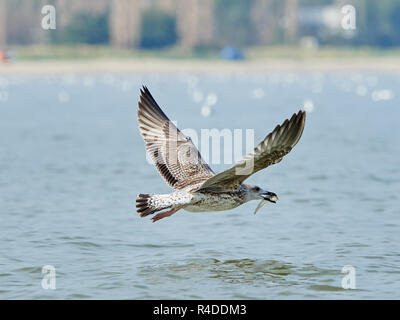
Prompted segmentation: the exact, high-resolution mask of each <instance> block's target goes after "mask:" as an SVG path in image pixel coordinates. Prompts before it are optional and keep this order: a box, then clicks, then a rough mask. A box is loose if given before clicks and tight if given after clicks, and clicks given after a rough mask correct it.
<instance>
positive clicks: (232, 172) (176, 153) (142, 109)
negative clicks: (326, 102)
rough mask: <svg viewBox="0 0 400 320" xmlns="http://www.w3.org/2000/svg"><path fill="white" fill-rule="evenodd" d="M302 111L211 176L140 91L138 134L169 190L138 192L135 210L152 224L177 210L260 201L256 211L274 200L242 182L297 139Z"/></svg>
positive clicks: (147, 93)
mask: <svg viewBox="0 0 400 320" xmlns="http://www.w3.org/2000/svg"><path fill="white" fill-rule="evenodd" d="M305 120H306V112H305V111H302V110H300V111H299V112H298V113H297V114H296V113H295V114H293V116H292V117H291V118H290V120H288V119H286V120H285V121H284V122H283V123H282V124H281V125H278V126H276V128H275V129H274V130H273V131H272V132H271V133H269V134H268V135H267V136H266V137H265V139H264V140H263V141H262V142H261V143H260V144H259V145H258V146H257V147H256V148H255V149H254V151H253V152H251V153H249V154H248V155H246V156H245V157H244V158H243V159H242V160H240V161H239V162H237V163H236V164H235V165H234V166H233V167H232V168H230V169H228V170H226V171H223V172H221V173H218V174H215V173H214V172H213V170H211V168H210V167H209V165H208V164H207V163H206V162H205V161H204V160H203V159H202V157H201V155H200V152H199V151H198V150H197V148H196V146H195V145H194V144H193V142H192V140H191V139H190V138H189V137H186V136H185V135H184V134H183V133H182V132H181V131H180V130H179V129H178V128H177V127H176V126H175V125H174V123H172V122H171V121H170V120H169V118H168V117H167V116H166V115H165V113H164V112H163V111H162V110H161V108H160V107H159V106H158V104H157V102H156V101H155V100H154V98H153V96H152V95H151V93H150V91H149V90H148V89H147V87H145V86H143V87H142V89H141V90H140V100H139V109H138V125H139V131H140V133H141V135H142V137H143V139H144V141H145V144H146V150H147V152H148V153H149V155H150V157H151V159H152V160H153V163H154V165H155V166H156V168H157V170H158V171H159V173H160V175H161V176H162V177H163V178H164V180H165V182H166V183H167V184H168V185H169V186H170V187H172V188H173V189H174V192H172V193H169V194H139V195H138V198H137V200H136V208H137V212H138V214H139V215H140V217H146V216H148V215H152V214H154V213H156V212H159V213H158V214H156V215H155V216H153V218H152V220H153V222H156V221H158V220H160V219H163V218H165V217H168V216H171V215H172V214H174V213H175V212H177V211H178V210H180V209H184V210H186V211H189V212H206V211H224V210H230V209H233V208H236V207H238V206H240V205H242V204H244V203H246V202H248V201H250V200H261V202H260V203H259V205H258V207H257V209H256V211H255V212H254V213H256V212H257V210H258V209H259V208H260V207H261V206H263V205H264V204H265V203H267V202H273V203H276V201H277V200H278V196H277V195H276V194H275V193H273V192H270V191H266V190H264V189H262V188H260V187H258V186H255V185H251V184H244V183H243V182H244V181H245V180H246V179H247V178H248V177H250V176H251V175H252V174H254V173H256V172H258V171H260V170H262V169H264V168H266V167H268V166H270V165H273V164H275V163H278V162H280V161H281V160H282V158H283V157H284V156H285V155H287V154H288V153H289V152H290V151H291V150H292V148H293V147H294V146H295V145H296V144H297V142H298V141H299V140H300V137H301V135H302V133H303V129H304V125H305Z"/></svg>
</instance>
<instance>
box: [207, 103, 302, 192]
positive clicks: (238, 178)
mask: <svg viewBox="0 0 400 320" xmlns="http://www.w3.org/2000/svg"><path fill="white" fill-rule="evenodd" d="M305 121H306V112H305V111H301V110H300V111H299V112H298V113H297V114H293V116H292V117H291V118H290V120H288V119H286V120H285V121H284V122H283V123H282V124H281V125H277V126H276V127H275V129H274V130H273V131H272V132H271V133H270V134H268V135H267V136H266V137H265V138H264V140H263V141H262V142H261V143H260V144H259V145H258V146H257V147H255V149H254V151H253V152H252V153H250V154H248V155H246V156H245V157H244V158H243V159H242V160H240V161H239V162H238V163H237V164H236V165H234V166H233V167H232V168H230V169H228V170H226V171H223V172H221V173H219V174H217V175H215V176H213V177H211V178H210V179H208V180H207V181H205V182H204V183H203V184H202V185H201V187H200V188H199V190H202V191H205V190H230V189H236V188H237V187H238V186H239V185H240V184H241V183H242V182H243V181H244V180H246V179H247V178H248V177H250V176H251V175H252V174H254V173H256V172H257V171H260V170H262V169H264V168H266V167H268V166H270V165H273V164H276V163H278V162H280V161H281V160H282V158H283V157H284V156H285V155H287V154H288V153H289V152H290V151H291V150H292V148H293V147H294V146H295V145H296V144H297V142H298V141H299V140H300V137H301V135H302V133H303V130H304V125H305Z"/></svg>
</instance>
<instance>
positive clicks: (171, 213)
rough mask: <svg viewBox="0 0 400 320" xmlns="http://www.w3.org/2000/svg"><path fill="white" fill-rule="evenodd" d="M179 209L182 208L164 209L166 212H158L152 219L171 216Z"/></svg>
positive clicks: (156, 219) (154, 220)
mask: <svg viewBox="0 0 400 320" xmlns="http://www.w3.org/2000/svg"><path fill="white" fill-rule="evenodd" d="M179 209H180V208H176V209H172V210H170V211H164V212H161V213H158V214H156V215H155V216H154V217H153V218H151V220H153V222H156V221H158V220H160V219H162V218H165V217H169V216H171V215H173V214H174V213H175V212H177V211H178V210H179Z"/></svg>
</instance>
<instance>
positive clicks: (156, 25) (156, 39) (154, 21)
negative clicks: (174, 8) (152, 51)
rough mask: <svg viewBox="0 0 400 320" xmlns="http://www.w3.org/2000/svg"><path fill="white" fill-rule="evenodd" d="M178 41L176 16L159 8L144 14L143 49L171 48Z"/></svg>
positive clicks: (141, 41) (141, 42)
mask: <svg viewBox="0 0 400 320" xmlns="http://www.w3.org/2000/svg"><path fill="white" fill-rule="evenodd" d="M177 39H178V36H177V32H176V18H175V17H174V16H172V15H170V14H168V13H166V12H164V11H163V10H160V9H157V8H150V9H147V10H145V11H144V12H143V15H142V25H141V40H140V45H141V47H142V48H162V47H167V46H171V45H174V44H175V43H176V41H177Z"/></svg>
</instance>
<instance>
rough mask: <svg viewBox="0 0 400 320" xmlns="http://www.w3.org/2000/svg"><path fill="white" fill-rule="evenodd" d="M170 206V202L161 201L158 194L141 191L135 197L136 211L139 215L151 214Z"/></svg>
mask: <svg viewBox="0 0 400 320" xmlns="http://www.w3.org/2000/svg"><path fill="white" fill-rule="evenodd" d="M171 206H172V204H171V203H162V201H160V199H159V196H158V195H150V194H142V193H141V194H139V195H138V198H137V199H136V208H137V210H136V211H137V213H139V215H140V216H141V217H145V216H148V215H149V214H153V213H154V212H157V211H160V210H163V209H167V208H170V207H171Z"/></svg>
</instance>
